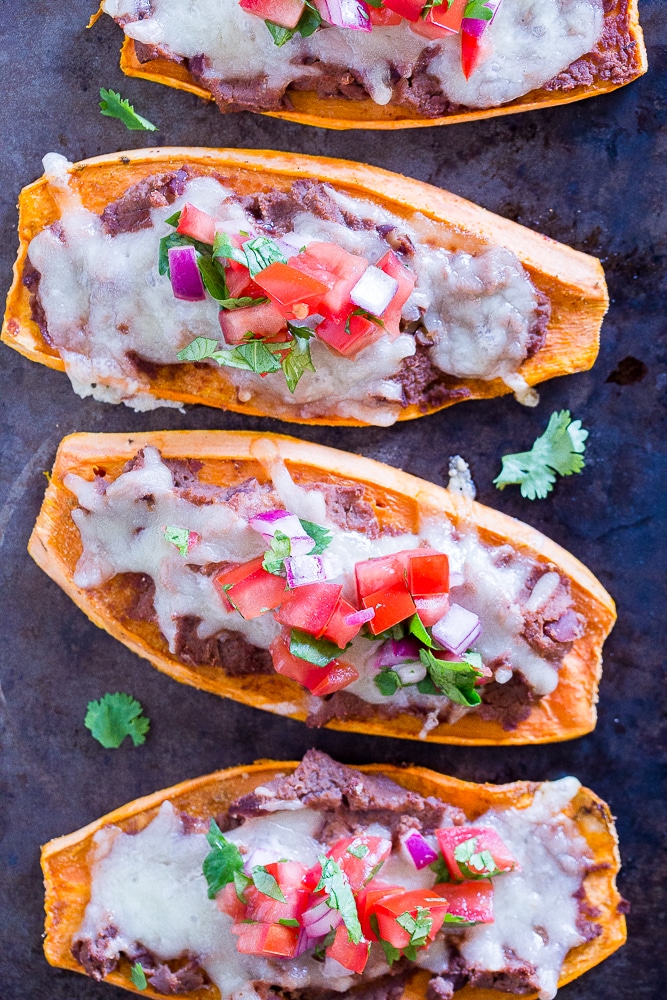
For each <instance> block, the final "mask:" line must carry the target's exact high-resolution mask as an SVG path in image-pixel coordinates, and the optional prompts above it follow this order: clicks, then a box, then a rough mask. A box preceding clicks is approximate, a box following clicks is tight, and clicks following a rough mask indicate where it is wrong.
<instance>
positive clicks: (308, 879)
mask: <svg viewBox="0 0 667 1000" xmlns="http://www.w3.org/2000/svg"><path fill="white" fill-rule="evenodd" d="M321 877H322V865H321V864H319V862H318V864H316V865H313V867H312V868H309V869H308V871H307V872H306V874H305V875H304V876H303V884H304V885H305V886H306V888H307V889H310V891H311V892H313V891H314V889H315V886H316V885H317V883H318V882H319V881H320V878H321Z"/></svg>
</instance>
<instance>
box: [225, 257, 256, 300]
mask: <svg viewBox="0 0 667 1000" xmlns="http://www.w3.org/2000/svg"><path fill="white" fill-rule="evenodd" d="M226 263H227V264H228V265H229V266H227V267H226V268H225V277H226V279H227V290H228V291H229V297H230V299H240V298H241V296H243V295H249V296H250V297H251V298H253V299H261V298H263V297H264V289H263V288H260V287H259V285H258V284H257V283H256V282H255V281H253V280H252V278H251V277H250V271H249V270H248V268H247V267H241V265H240V264H239V266H238V268H232V267H231V263H234V261H232V262H231V263H230V262H229V261H226Z"/></svg>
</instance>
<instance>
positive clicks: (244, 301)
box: [218, 295, 269, 309]
mask: <svg viewBox="0 0 667 1000" xmlns="http://www.w3.org/2000/svg"><path fill="white" fill-rule="evenodd" d="M268 301H269V300H268V299H267V298H266V296H262V298H261V299H252V298H250V296H249V295H242V296H241V297H240V298H237V299H218V305H219V306H220V308H221V309H245V307H246V306H261V305H262V303H263V302H268Z"/></svg>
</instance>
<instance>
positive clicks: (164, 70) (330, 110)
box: [120, 0, 648, 130]
mask: <svg viewBox="0 0 667 1000" xmlns="http://www.w3.org/2000/svg"><path fill="white" fill-rule="evenodd" d="M623 3H624V0H616V2H615V3H613V4H612V6H611V8H610V10H608V12H607V15H606V16H608V17H609V16H616V15H617V14H618V13H619V12H620V11H621V10H622V6H623ZM626 18H627V27H628V35H629V37H630V39H631V40H632V42H634V44H635V51H634V75H633V76H632V79H630V80H627V81H625V83H622V84H617V83H611V82H609V81H601V82H600V83H597V84H593V85H592V86H585V85H580V86H578V87H575V88H574V89H573V90H570V91H560V92H559V91H556V92H554V91H548V90H544V89H539V90H533V91H531V92H530V93H529V94H525V95H524V96H523V97H519V98H517V99H516V100H515V101H511V102H510V103H509V104H504V105H503V106H502V107H499V108H486V109H483V110H476V111H462V112H456V111H452V112H449V113H448V114H446V115H443V116H442V117H441V118H424V117H423V116H422V115H419V114H418V113H417V112H416V111H413V110H411V109H409V108H403V107H398V106H396V105H387V106H384V107H382V106H380V105H378V104H375V103H374V101H372V100H370V98H367V99H366V100H363V101H348V100H345V99H343V98H321V97H318V96H317V93H315V92H314V91H299V90H295V91H290V92H289V95H290V100H291V102H292V105H293V108H294V110H292V111H266V112H263V114H266V115H267V116H268V117H270V118H283V119H285V121H291V122H298V123H299V124H301V125H315V126H318V127H319V128H330V129H338V130H341V129H351V128H365V129H376V130H380V129H382V130H384V129H399V128H424V127H428V126H432V125H455V124H457V123H458V122H468V121H476V120H478V119H481V118H497V117H499V116H501V115H512V114H516V113H517V112H519V111H535V110H537V109H539V108H549V107H556V106H557V105H559V104H571V103H572V102H574V101H581V100H584V99H585V98H587V97H597V96H598V95H599V94H607V93H609V92H610V91H612V90H617V89H618V88H619V87H622V86H626V85H627V84H628V83H631V82H632V81H633V80H635V79H637V78H638V77H640V76H642V75H643V74H644V73H646V71H647V69H648V61H647V56H646V46H645V44H644V34H643V32H642V29H641V26H640V24H639V8H638V0H629V2H628V3H627V10H626ZM120 68H121V69H122V71H123V73H125V74H126V75H127V76H136V77H141V78H142V79H144V80H152V81H153V82H154V83H163V84H166V85H167V86H168V87H174V88H175V89H176V90H185V91H187V92H188V93H190V94H195V95H196V96H197V97H202V98H204V99H205V100H208V101H212V100H213V97H212V95H211V93H210V92H209V91H208V90H206V89H205V88H204V87H201V86H200V85H199V84H197V83H196V82H195V80H194V79H193V78H192V76H191V75H190V73H189V72H188V70H187V69H186V68H185V67H184V66H181V65H179V64H178V63H175V62H170V61H169V60H167V59H151V60H150V61H149V62H145V63H142V62H140V61H139V59H138V58H137V54H136V51H135V47H134V41H133V40H132V39H131V38H125V40H124V42H123V46H122V48H121V55H120Z"/></svg>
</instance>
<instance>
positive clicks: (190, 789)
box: [42, 760, 626, 1000]
mask: <svg viewBox="0 0 667 1000" xmlns="http://www.w3.org/2000/svg"><path fill="white" fill-rule="evenodd" d="M296 766H297V762H295V761H287V762H279V761H266V760H262V761H258V762H257V763H255V764H251V765H250V766H247V767H243V766H241V767H235V768H230V769H228V770H225V771H217V772H216V773H214V774H210V775H206V776H205V777H202V778H195V779H194V780H192V781H185V782H182V783H181V784H179V785H175V786H174V787H172V788H167V789H165V790H163V791H161V792H156V793H155V794H153V795H148V796H146V797H144V798H141V799H137V800H135V801H134V802H130V803H128V804H127V805H125V806H121V807H120V808H119V809H116V810H114V812H111V813H109V814H107V815H106V816H103V817H102V818H101V819H99V820H97V821H96V822H94V823H91V824H89V825H88V826H86V827H84V828H83V829H81V830H78V831H76V832H75V833H72V834H69V835H68V836H64V837H59V838H58V839H57V840H52V841H50V842H49V843H48V844H46V845H45V846H44V847H43V848H42V871H43V873H44V885H45V891H46V900H45V909H46V939H45V941H44V952H45V955H46V958H47V960H48V962H49V963H50V964H51V965H54V966H58V967H59V968H64V969H71V970H73V971H76V972H82V971H83V970H82V969H81V966H79V965H78V963H77V962H76V961H75V960H74V958H73V957H72V954H71V951H70V948H71V943H72V939H73V937H74V935H75V934H76V931H77V930H78V928H79V926H80V925H81V921H82V919H83V914H84V911H85V908H86V905H87V903H88V900H89V898H90V869H89V867H88V863H89V862H88V859H89V857H90V849H91V844H92V837H93V836H94V834H95V833H96V832H97V831H98V830H99V829H100V828H101V827H103V826H107V825H109V824H115V825H118V826H120V827H121V829H123V830H125V831H126V832H139V830H141V829H143V828H144V827H145V826H146V825H147V824H148V823H149V822H150V820H151V819H153V817H154V816H155V814H156V813H157V811H158V809H159V807H160V806H161V804H162V803H163V802H165V801H166V800H169V801H171V802H172V803H173V804H174V806H175V808H177V809H181V810H183V811H185V812H188V813H190V814H191V815H193V816H196V817H201V818H204V817H207V816H210V815H215V814H217V813H221V812H223V811H224V810H225V809H226V808H227V807H228V806H229V804H230V803H231V802H232V801H233V800H234V799H235V798H237V797H238V796H239V795H242V794H246V793H247V792H249V791H251V790H252V789H253V788H255V787H257V785H261V784H265V783H266V782H268V781H271V779H272V778H275V777H276V776H277V774H278V773H285V772H289V771H292V770H294V768H295V767H296ZM359 769H360V770H361V771H363V772H365V773H382V774H384V775H386V776H387V777H389V778H391V779H392V780H393V781H395V782H396V783H397V784H399V785H402V786H403V787H405V788H409V789H411V790H413V791H416V792H419V793H420V794H421V795H424V796H428V795H434V796H437V797H439V798H442V799H444V800H445V801H447V802H451V803H452V804H453V805H456V806H458V807H459V808H461V809H463V811H464V812H465V813H466V815H467V817H468V819H470V820H474V819H475V818H476V817H477V816H479V815H481V814H482V813H483V812H485V811H486V810H487V809H489V808H501V809H502V808H511V807H518V808H522V807H525V806H527V805H529V803H530V801H531V799H532V797H533V795H534V794H535V791H536V790H537V788H538V787H539V785H538V783H535V782H528V781H520V782H514V783H513V784H509V785H480V784H474V783H472V782H466V781H460V780H458V779H457V778H450V777H447V776H445V775H442V774H438V773H437V772H435V771H430V770H428V769H427V768H423V767H407V768H400V767H394V766H392V765H387V764H382V765H379V764H372V765H369V766H362V767H360V768H359ZM566 812H567V814H568V815H570V816H572V817H573V818H574V819H575V822H576V824H577V828H578V831H579V833H580V834H581V835H582V836H583V837H584V838H585V839H586V841H587V842H588V844H589V846H590V849H591V853H592V856H593V861H594V863H595V866H596V869H597V870H595V871H593V872H591V873H589V874H588V875H587V876H586V879H585V886H586V896H587V899H588V900H589V901H590V902H591V903H592V905H594V906H597V907H599V909H600V911H601V915H600V917H599V923H600V926H601V927H602V933H601V934H600V935H599V937H597V938H595V939H593V940H592V941H588V942H586V943H585V944H582V945H580V946H579V947H577V948H573V949H572V950H571V951H570V952H569V953H568V955H567V957H566V959H565V963H564V965H563V970H562V974H561V978H560V981H559V986H563V985H564V984H565V983H568V982H570V981H571V980H573V979H576V978H578V977H579V976H580V975H582V974H583V973H584V972H586V971H587V970H588V969H590V968H592V967H593V966H595V965H597V964H598V963H599V962H601V961H603V959H605V958H607V957H608V956H609V955H611V954H612V952H614V951H616V949H617V948H620V947H621V945H622V944H623V943H624V941H625V938H626V930H625V918H624V916H623V915H622V913H621V912H619V904H620V903H621V897H620V896H619V894H618V891H617V889H616V875H617V873H618V871H619V868H620V857H619V852H618V838H617V836H616V831H615V829H614V824H613V818H612V816H611V813H610V811H609V807H608V806H607V805H606V804H605V803H604V802H603V801H602V800H601V799H599V798H598V797H597V796H596V795H595V794H594V793H593V792H591V791H590V790H589V789H587V788H582V789H580V791H579V792H578V793H577V795H576V796H575V798H574V799H573V801H572V803H571V804H570V805H569V806H568V808H567V809H566ZM429 978H430V977H429V976H428V974H426V973H417V974H416V975H415V976H414V977H413V979H412V980H411V981H410V982H409V983H408V984H407V986H406V988H405V991H404V993H403V998H402V1000H424V998H425V992H426V984H427V983H428V979H429ZM107 981H108V982H110V983H113V984H115V985H117V986H123V987H124V988H125V989H128V990H131V991H132V992H139V991H138V990H137V989H136V988H135V987H134V986H133V985H132V983H131V981H130V978H129V966H128V965H127V963H124V964H123V965H122V966H121V967H120V968H119V969H118V970H117V971H116V972H113V973H111V974H110V975H109V976H108V977H107ZM141 995H142V996H149V997H154V998H156V1000H159V997H160V996H161V994H159V993H156V992H155V991H153V990H151V988H150V987H149V988H148V989H147V990H142V991H141ZM218 996H219V993H218V991H217V990H216V988H215V987H208V988H207V989H202V990H197V991H194V992H192V993H188V994H187V997H188V998H191V1000H214V998H215V997H218ZM456 996H457V1000H458V998H460V1000H501V998H502V997H510V996H511V994H506V993H500V992H498V991H497V990H482V989H474V988H471V987H465V989H463V990H461V991H460V992H459V993H457V994H456ZM534 996H535V994H531V998H534Z"/></svg>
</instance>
